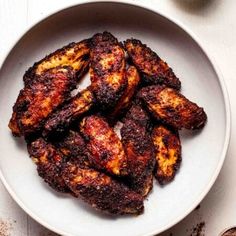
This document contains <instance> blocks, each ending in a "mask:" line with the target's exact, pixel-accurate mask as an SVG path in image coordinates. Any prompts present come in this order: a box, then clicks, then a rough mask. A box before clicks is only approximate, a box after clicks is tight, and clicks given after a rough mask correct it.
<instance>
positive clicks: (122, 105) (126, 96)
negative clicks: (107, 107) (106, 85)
mask: <svg viewBox="0 0 236 236" xmlns="http://www.w3.org/2000/svg"><path fill="white" fill-rule="evenodd" d="M126 78H127V82H128V84H127V87H126V89H125V91H124V93H123V95H122V96H121V98H120V99H119V101H118V103H117V105H116V106H115V108H114V110H113V111H112V112H111V114H109V118H111V119H113V120H115V119H116V118H117V117H118V116H119V115H120V114H122V113H123V111H125V110H126V109H127V108H128V107H129V105H130V103H131V99H132V98H133V96H134V94H135V92H136V89H137V87H138V84H139V81H140V76H139V73H138V71H137V69H136V68H135V67H134V66H129V67H128V69H127V70H126Z"/></svg>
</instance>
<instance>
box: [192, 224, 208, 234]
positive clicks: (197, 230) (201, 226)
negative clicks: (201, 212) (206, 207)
mask: <svg viewBox="0 0 236 236" xmlns="http://www.w3.org/2000/svg"><path fill="white" fill-rule="evenodd" d="M205 225H206V224H205V222H200V223H198V224H197V225H196V226H195V227H193V229H192V232H191V234H190V236H204V235H205Z"/></svg>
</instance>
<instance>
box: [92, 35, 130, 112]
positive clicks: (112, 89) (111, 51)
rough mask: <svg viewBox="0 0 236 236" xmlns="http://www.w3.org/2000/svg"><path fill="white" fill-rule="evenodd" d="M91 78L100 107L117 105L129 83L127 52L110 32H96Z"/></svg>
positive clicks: (106, 107) (93, 41)
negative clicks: (126, 63) (126, 66)
mask: <svg viewBox="0 0 236 236" xmlns="http://www.w3.org/2000/svg"><path fill="white" fill-rule="evenodd" d="M90 78H91V82H92V84H91V88H92V91H93V92H94V94H95V97H96V99H97V102H98V103H99V104H100V108H102V109H103V110H107V109H110V108H113V107H115V105H116V103H117V102H118V100H119V98H120V97H121V96H122V94H123V92H124V90H125V88H126V85H127V79H126V77H125V52H124V50H123V48H122V47H121V45H120V44H119V42H118V41H117V39H116V38H115V37H114V36H113V35H112V34H110V33H108V32H104V33H99V34H96V35H94V36H93V38H92V40H91V52H90Z"/></svg>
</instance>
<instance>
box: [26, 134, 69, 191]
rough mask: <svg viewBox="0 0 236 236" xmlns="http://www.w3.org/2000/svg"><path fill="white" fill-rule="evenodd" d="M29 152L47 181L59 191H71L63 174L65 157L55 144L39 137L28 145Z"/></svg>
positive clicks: (41, 175)
mask: <svg viewBox="0 0 236 236" xmlns="http://www.w3.org/2000/svg"><path fill="white" fill-rule="evenodd" d="M28 152H29V155H30V157H31V158H32V159H33V161H34V162H35V164H36V165H37V171H38V174H39V176H40V177H42V178H43V179H44V181H45V182H46V183H48V184H49V185H50V186H51V187H52V188H53V189H55V190H57V191H59V192H70V190H69V188H68V187H67V185H66V184H65V181H64V180H63V178H62V175H61V170H62V166H63V163H65V161H66V160H65V157H63V155H62V154H61V153H60V152H58V151H57V150H56V148H55V147H54V146H53V145H51V144H49V143H47V142H46V141H45V140H44V139H42V138H39V139H37V140H36V141H34V142H32V143H31V144H29V145H28Z"/></svg>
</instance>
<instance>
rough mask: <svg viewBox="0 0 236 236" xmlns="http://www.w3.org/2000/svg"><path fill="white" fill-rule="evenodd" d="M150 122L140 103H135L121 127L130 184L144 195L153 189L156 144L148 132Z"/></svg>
mask: <svg viewBox="0 0 236 236" xmlns="http://www.w3.org/2000/svg"><path fill="white" fill-rule="evenodd" d="M149 122H150V120H149V117H148V114H147V113H146V112H145V111H144V110H143V109H142V107H141V106H140V105H136V104H134V105H133V106H132V107H131V108H130V110H129V112H128V113H127V115H126V117H125V119H124V125H123V127H122V128H121V137H122V143H123V145H124V147H125V152H126V155H127V163H128V169H129V177H130V185H131V187H132V189H134V190H135V191H136V192H138V193H140V194H142V195H143V196H146V195H147V194H148V193H149V192H150V190H151V189H152V179H153V174H152V173H153V168H154V164H155V157H154V146H153V143H152V140H151V137H150V135H149V133H148V125H149Z"/></svg>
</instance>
